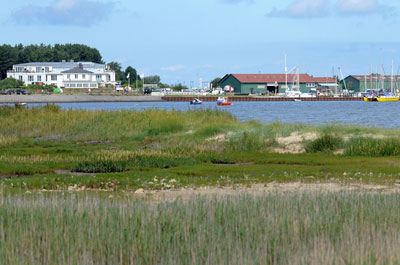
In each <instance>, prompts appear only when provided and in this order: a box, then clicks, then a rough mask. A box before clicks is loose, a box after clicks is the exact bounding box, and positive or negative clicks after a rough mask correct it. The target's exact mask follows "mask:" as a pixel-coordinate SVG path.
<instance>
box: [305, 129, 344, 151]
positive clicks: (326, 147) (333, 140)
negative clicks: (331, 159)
mask: <svg viewBox="0 0 400 265" xmlns="http://www.w3.org/2000/svg"><path fill="white" fill-rule="evenodd" d="M342 145H343V140H342V138H340V137H338V136H336V135H333V134H330V133H325V134H323V135H321V136H320V137H318V138H317V139H315V140H313V141H310V142H308V143H307V144H306V146H305V149H306V152H307V153H318V152H325V153H331V152H333V151H335V150H337V149H339V148H340V147H342Z"/></svg>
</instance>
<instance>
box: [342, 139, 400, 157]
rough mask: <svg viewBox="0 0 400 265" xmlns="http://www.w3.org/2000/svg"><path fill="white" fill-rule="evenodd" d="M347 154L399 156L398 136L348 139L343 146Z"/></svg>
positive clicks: (399, 143) (399, 142) (399, 144)
mask: <svg viewBox="0 0 400 265" xmlns="http://www.w3.org/2000/svg"><path fill="white" fill-rule="evenodd" d="M344 154H345V155H347V156H372V157H374V156H375V157H379V156H399V155H400V138H393V137H391V138H384V139H375V138H371V137H357V138H353V139H350V141H349V142H348V143H347V145H346V148H345V152H344Z"/></svg>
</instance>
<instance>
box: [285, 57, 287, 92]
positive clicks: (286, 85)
mask: <svg viewBox="0 0 400 265" xmlns="http://www.w3.org/2000/svg"><path fill="white" fill-rule="evenodd" d="M287 74H288V72H287V64H286V50H285V85H286V89H287V88H288V84H287Z"/></svg>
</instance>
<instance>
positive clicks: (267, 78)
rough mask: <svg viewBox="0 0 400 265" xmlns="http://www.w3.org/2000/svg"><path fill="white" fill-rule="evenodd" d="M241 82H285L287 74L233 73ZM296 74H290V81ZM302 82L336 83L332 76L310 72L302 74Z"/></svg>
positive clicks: (288, 78)
mask: <svg viewBox="0 0 400 265" xmlns="http://www.w3.org/2000/svg"><path fill="white" fill-rule="evenodd" d="M232 76H234V77H235V78H236V79H237V80H239V82H241V83H275V82H277V83H285V82H286V76H285V74H232ZM295 76H296V75H294V74H288V77H287V80H288V82H289V83H290V82H293V80H294V79H295ZM300 83H336V81H335V79H333V78H331V77H311V76H309V75H308V74H300Z"/></svg>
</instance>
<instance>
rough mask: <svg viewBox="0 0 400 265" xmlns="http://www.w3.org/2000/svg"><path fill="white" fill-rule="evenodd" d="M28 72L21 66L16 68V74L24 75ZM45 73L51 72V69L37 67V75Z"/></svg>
mask: <svg viewBox="0 0 400 265" xmlns="http://www.w3.org/2000/svg"><path fill="white" fill-rule="evenodd" d="M26 70H27V68H26V67H21V66H17V67H15V72H17V73H22V72H24V71H26ZM43 72H45V73H48V72H50V67H36V73H43Z"/></svg>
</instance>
